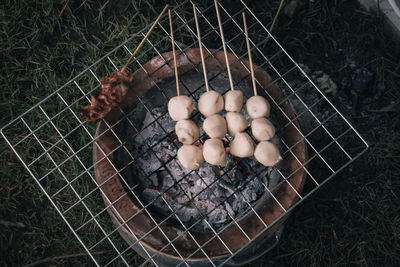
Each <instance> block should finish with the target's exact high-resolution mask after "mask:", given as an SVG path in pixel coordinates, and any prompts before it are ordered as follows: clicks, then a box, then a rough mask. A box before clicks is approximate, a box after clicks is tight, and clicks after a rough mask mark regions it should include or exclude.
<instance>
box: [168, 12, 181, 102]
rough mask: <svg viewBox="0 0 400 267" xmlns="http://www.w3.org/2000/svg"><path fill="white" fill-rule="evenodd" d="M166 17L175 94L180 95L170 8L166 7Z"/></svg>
mask: <svg viewBox="0 0 400 267" xmlns="http://www.w3.org/2000/svg"><path fill="white" fill-rule="evenodd" d="M168 18H169V29H170V32H171V42H172V56H173V58H174V71H175V83H176V95H177V96H179V95H180V90H179V79H178V67H177V66H176V55H175V41H174V30H173V28H172V18H171V10H169V9H168Z"/></svg>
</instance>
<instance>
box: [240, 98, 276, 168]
mask: <svg viewBox="0 0 400 267" xmlns="http://www.w3.org/2000/svg"><path fill="white" fill-rule="evenodd" d="M246 109H247V113H248V114H249V116H250V117H251V118H252V119H253V120H252V122H251V133H252V134H253V136H254V138H255V139H256V140H257V141H259V142H260V143H258V144H257V146H256V148H255V150H254V157H255V158H256V160H257V161H258V162H260V163H261V164H263V165H264V166H274V165H276V164H277V163H278V162H279V161H280V160H281V159H282V157H281V155H280V153H279V149H278V148H277V147H276V145H274V144H273V143H271V142H269V141H267V140H270V139H271V138H272V137H273V136H274V135H275V131H276V129H275V127H274V125H273V124H272V123H271V122H270V121H269V120H268V119H267V118H265V117H267V116H268V115H269V113H270V110H271V106H270V104H269V103H268V101H267V100H266V99H265V98H264V97H262V96H252V97H250V98H249V99H248V100H247V102H246Z"/></svg>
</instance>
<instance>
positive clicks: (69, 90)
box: [1, 1, 368, 266]
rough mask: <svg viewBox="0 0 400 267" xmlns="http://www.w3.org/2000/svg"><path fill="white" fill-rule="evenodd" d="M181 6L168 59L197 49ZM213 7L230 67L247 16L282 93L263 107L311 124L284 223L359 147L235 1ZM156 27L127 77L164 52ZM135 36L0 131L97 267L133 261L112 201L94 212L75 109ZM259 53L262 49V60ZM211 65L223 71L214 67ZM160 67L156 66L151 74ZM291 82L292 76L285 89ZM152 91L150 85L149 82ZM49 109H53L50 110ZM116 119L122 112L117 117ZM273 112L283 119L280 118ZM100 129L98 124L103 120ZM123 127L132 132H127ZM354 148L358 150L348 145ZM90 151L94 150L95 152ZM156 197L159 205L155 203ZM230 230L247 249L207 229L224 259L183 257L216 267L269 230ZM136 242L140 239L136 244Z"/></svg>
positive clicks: (86, 132) (214, 31)
mask: <svg viewBox="0 0 400 267" xmlns="http://www.w3.org/2000/svg"><path fill="white" fill-rule="evenodd" d="M191 3H192V1H184V2H183V3H181V4H180V5H178V6H176V7H175V8H174V9H173V11H172V12H173V16H174V17H175V21H174V23H175V25H179V26H178V27H176V26H175V32H176V34H175V36H176V37H177V38H176V40H175V45H176V48H177V51H178V52H180V53H185V51H186V49H189V48H194V47H196V45H197V41H196V39H195V38H193V36H195V32H196V30H195V25H194V20H193V18H191V19H189V20H187V19H186V17H185V14H187V13H186V12H187V10H190V8H191ZM219 7H220V12H221V15H222V18H223V27H224V29H225V28H226V27H227V26H232V27H231V31H229V32H227V31H226V32H225V35H226V36H225V38H226V41H227V49H228V51H229V52H231V53H233V54H234V55H235V56H236V57H237V58H243V57H246V54H247V51H246V49H245V48H244V47H242V45H243V41H244V32H243V29H242V24H241V20H240V14H241V12H242V11H245V12H246V13H247V14H248V25H249V31H250V33H251V32H257V35H256V36H255V35H254V36H252V35H250V44H251V46H252V54H253V58H254V61H255V62H256V63H258V65H259V66H260V67H261V68H263V69H267V70H268V71H267V72H268V73H269V74H270V75H271V76H272V77H273V82H272V84H275V83H276V84H279V86H280V87H281V88H282V89H284V91H285V93H286V97H285V99H284V100H283V101H281V102H279V103H278V102H275V103H273V104H274V105H276V106H277V107H278V108H279V107H280V105H281V104H282V103H283V102H286V101H288V102H289V103H292V104H293V103H297V104H298V105H300V106H301V108H300V109H297V110H296V108H295V110H296V118H295V119H296V120H297V119H298V120H300V121H301V120H305V119H304V118H306V119H307V118H308V119H310V118H311V119H312V120H313V122H312V124H311V126H309V127H308V128H307V127H306V128H303V129H302V136H303V140H304V141H305V142H306V143H307V146H308V149H309V154H310V155H309V158H308V160H307V162H306V165H303V166H302V168H304V169H305V171H306V173H307V176H308V178H307V182H308V187H307V188H306V190H303V192H297V191H296V190H295V188H293V187H292V189H293V190H294V191H295V192H296V194H297V195H298V197H299V201H298V202H297V203H295V204H294V205H293V206H291V207H290V208H289V209H285V208H284V207H283V206H282V205H281V208H282V209H283V210H284V214H283V215H282V216H280V217H279V218H277V219H276V221H278V220H279V219H280V218H282V217H283V216H285V215H287V213H289V212H290V211H291V210H292V209H293V208H294V207H295V206H297V205H298V204H300V203H301V202H302V201H304V200H305V199H306V198H307V197H308V196H309V195H311V194H312V193H313V192H314V191H316V190H317V189H318V188H319V187H320V186H322V185H323V184H324V183H325V182H327V181H328V180H329V179H330V178H332V177H333V176H335V175H336V174H337V173H338V172H340V171H341V170H342V169H343V168H345V167H346V166H348V165H349V164H350V163H351V162H353V161H354V160H355V159H356V158H358V157H359V156H360V155H361V154H363V153H364V152H365V151H366V150H367V149H368V144H367V142H366V141H365V140H364V139H363V137H362V136H361V135H360V134H359V133H358V132H357V130H356V129H355V128H354V127H353V126H352V125H351V123H350V122H349V121H348V120H347V119H346V118H345V117H344V116H343V115H342V114H341V113H340V112H339V110H338V109H337V108H336V107H335V106H334V105H333V104H332V103H331V102H330V101H329V100H328V99H327V98H326V97H325V95H324V94H323V92H322V91H321V90H320V89H319V88H318V87H317V86H316V85H315V83H314V82H313V81H312V80H311V79H310V77H309V76H308V75H307V73H306V72H304V71H303V70H302V68H301V67H300V66H299V64H297V63H296V62H295V61H294V60H293V59H292V57H291V56H290V55H289V54H288V53H287V52H286V50H284V48H283V47H282V46H281V45H280V44H279V43H278V42H277V40H276V39H275V38H274V37H273V36H272V35H270V33H269V32H268V30H267V27H266V26H265V25H264V24H263V23H262V22H261V21H260V20H259V19H258V18H257V17H256V16H255V15H254V13H253V12H252V11H251V10H250V9H249V8H248V7H247V5H246V4H245V3H244V2H243V1H241V6H240V7H239V8H237V10H236V12H235V13H234V14H231V13H230V12H229V11H228V9H226V8H224V6H223V5H221V4H220V6H219ZM197 11H198V16H199V20H200V21H202V22H203V27H202V37H203V47H204V48H205V49H206V50H207V51H208V52H210V53H211V54H212V52H211V50H210V49H209V48H208V47H210V46H212V45H215V42H213V40H218V37H219V32H218V27H217V26H216V25H217V23H216V22H215V21H212V19H209V18H212V16H211V14H213V12H214V9H213V6H209V7H206V8H197ZM166 21H167V19H166V16H165V15H164V16H163V19H162V20H161V21H160V22H159V24H158V25H157V30H156V31H157V33H158V35H156V37H154V38H153V37H152V36H150V38H149V39H148V40H147V41H146V46H145V47H144V48H142V52H141V53H140V55H138V56H136V57H135V59H134V61H133V63H132V64H131V66H130V67H129V68H128V70H135V69H138V68H142V69H144V68H143V65H142V63H141V62H146V61H147V60H148V59H150V58H151V57H153V56H162V53H163V52H164V51H160V50H159V49H158V47H159V46H162V44H166V43H168V42H169V40H170V39H169V38H170V35H169V31H168V27H167V26H166V25H167V24H166ZM147 28H148V27H147ZM204 28H207V30H206V31H204ZM145 32H146V29H143V30H142V31H141V32H140V33H138V34H135V35H133V36H132V37H131V38H129V39H128V40H126V41H125V42H124V43H122V44H121V45H119V46H117V47H116V48H115V49H114V50H112V51H111V52H109V53H108V54H107V55H105V56H104V57H102V58H101V59H99V60H97V61H96V62H94V63H93V64H92V65H91V66H89V67H88V68H87V69H86V70H84V71H83V72H82V73H80V74H79V75H77V76H76V77H74V78H73V79H71V80H70V81H68V82H67V83H66V84H65V85H63V86H61V87H60V88H58V89H57V90H55V91H54V92H53V93H52V94H50V95H48V96H46V97H45V98H44V99H43V100H42V101H40V102H39V103H38V104H36V105H35V106H33V107H32V108H30V109H29V110H27V111H26V112H24V113H23V114H22V115H20V116H19V117H17V118H16V119H14V120H13V121H11V122H10V123H9V124H7V125H6V126H4V127H3V128H2V129H1V135H2V136H3V138H4V139H5V140H6V142H7V143H8V145H9V146H10V147H11V148H12V150H13V151H14V152H15V154H16V155H17V157H18V158H19V159H20V161H21V162H22V164H23V166H24V167H25V168H26V169H27V171H28V172H29V174H30V175H31V176H32V177H33V179H34V180H35V181H36V182H37V183H38V185H39V187H40V188H41V189H42V191H43V192H44V194H45V195H46V196H47V197H48V199H49V200H50V202H51V203H52V205H53V206H54V207H55V209H56V210H57V211H58V213H59V214H60V216H61V217H62V218H63V220H64V221H65V223H66V224H67V226H68V228H69V229H70V230H71V231H72V233H73V234H74V235H75V236H76V238H77V239H78V241H79V242H80V243H81V245H82V246H83V247H84V249H85V250H86V252H87V253H88V254H89V256H90V257H91V258H92V260H93V261H94V263H95V264H96V265H97V266H100V265H104V266H108V265H111V264H116V263H123V264H126V265H129V264H132V260H135V256H134V253H133V252H132V249H131V247H132V245H127V244H126V243H125V242H124V241H123V240H122V238H121V237H120V236H119V233H118V229H119V228H121V227H124V225H125V223H122V224H121V223H119V225H118V226H114V225H113V224H112V223H111V220H110V218H109V215H108V213H107V212H106V211H108V210H110V209H112V210H113V212H114V213H115V214H117V215H118V216H119V218H117V220H123V216H122V215H121V214H118V210H117V209H115V208H114V205H115V204H117V203H118V201H119V199H118V200H116V201H114V202H111V201H110V202H108V204H107V205H106V206H105V207H104V202H103V200H102V198H101V196H105V194H104V192H103V191H102V188H101V187H102V184H98V183H97V182H96V178H95V175H94V167H95V165H96V163H95V164H92V160H91V158H90V155H91V154H92V146H98V145H97V143H96V142H95V128H94V125H91V124H87V123H84V122H83V121H82V120H81V119H80V117H79V115H78V114H77V112H76V111H77V110H78V108H79V107H80V106H82V105H84V104H87V103H90V94H91V93H92V92H93V91H94V90H96V89H97V88H99V77H102V76H104V75H107V74H108V73H109V72H111V71H116V70H118V66H122V65H123V63H124V61H125V59H127V58H128V57H129V56H130V55H131V53H132V52H131V51H132V50H133V49H134V48H135V42H137V40H140V39H141V38H142V37H143V36H144V35H145ZM188 34H189V35H188ZM160 36H162V37H160ZM190 39H192V41H190V42H189V41H188V40H190ZM183 43H190V45H188V46H187V45H186V46H185V45H183ZM267 45H268V46H267ZM266 47H267V48H268V49H267V50H268V51H267V52H266ZM215 48H216V49H217V50H221V49H222V47H221V46H220V42H219V40H218V47H215ZM245 51H246V52H245ZM240 52H241V53H240ZM165 64H166V65H167V66H171V64H169V62H168V61H166V63H165ZM192 65H193V68H194V69H197V67H196V66H195V64H193V63H192ZM221 65H224V64H223V63H221ZM163 66H164V65H163ZM163 66H160V68H162V67H163ZM151 74H152V73H148V74H147V75H148V76H147V78H148V79H152V76H151ZM292 77H298V78H296V79H297V80H296V82H295V84H294V85H293V78H292ZM208 78H209V81H210V80H212V79H213V78H214V77H210V76H209V77H208ZM153 82H155V81H153ZM240 82H241V81H238V82H237V83H236V84H235V85H237V84H238V83H240ZM155 85H156V86H158V85H157V83H155ZM181 85H182V89H183V91H184V93H183V94H190V95H191V96H192V97H194V95H193V94H194V93H195V92H190V91H188V86H186V85H185V84H182V83H181ZM202 88H204V84H202V85H200V86H199V87H198V88H197V90H201V89H202ZM158 89H159V90H160V92H161V93H162V94H163V96H164V97H165V100H167V99H168V96H166V95H165V94H164V92H163V90H162V89H161V88H160V87H158ZM227 89H228V86H227ZM303 90H308V91H310V90H312V91H313V93H314V94H315V95H317V98H316V99H313V102H312V103H309V101H308V99H306V98H305V97H304V95H302V91H303ZM138 100H139V104H140V105H143V107H144V108H145V109H150V107H148V105H147V103H145V101H144V100H143V99H141V97H138ZM50 103H51V105H50ZM54 105H56V108H55V109H54ZM320 106H323V107H324V108H325V109H326V110H329V112H328V113H327V115H326V116H325V115H324V114H323V115H321V114H320V113H319V112H318V111H319V107H320ZM121 112H124V111H123V110H122V109H121ZM281 112H283V111H282V110H281ZM283 113H284V112H283ZM126 115H128V114H126ZM163 115H166V114H163ZM28 118H29V119H28ZM32 118H33V119H32ZM158 119H159V117H158V118H154V121H153V123H159V122H158ZM287 119H288V120H289V124H291V125H292V126H293V125H294V124H293V120H291V119H290V118H289V117H288V118H287ZM63 120H64V121H67V122H68V123H66V124H62V123H60V121H63ZM28 122H33V123H28ZM103 122H104V123H107V122H105V121H103ZM120 122H121V121H118V122H117V123H116V124H115V125H107V127H108V129H109V131H110V132H111V133H112V134H113V135H114V136H115V137H116V138H118V140H119V142H120V146H119V147H118V148H117V149H124V150H125V151H126V152H127V153H130V152H129V150H128V149H127V148H126V146H125V143H124V141H122V140H120V139H119V137H118V133H116V132H114V130H113V128H114V126H116V125H117V124H119V123H120ZM337 124H340V125H341V126H342V127H343V128H344V126H345V129H346V130H345V131H343V132H341V133H339V134H338V133H336V132H335V131H334V130H332V129H334V128H335V125H337ZM294 126H295V125H294ZM132 127H134V125H133V124H132ZM295 127H296V126H295ZM11 128H13V129H15V128H19V129H20V133H21V134H20V135H18V136H10V134H9V133H8V130H9V129H11ZM298 130H299V129H298ZM136 131H137V133H138V134H140V130H139V129H136ZM299 131H300V130H299ZM165 134H166V136H167V135H168V134H169V132H168V131H165ZM321 136H322V137H323V138H326V139H324V140H328V142H326V143H324V144H322V145H321V144H320V143H319V142H317V141H316V140H321V138H322V137H321ZM54 139H55V140H54ZM349 140H351V142H353V145H352V146H351V147H350V146H348V145H346V144H347V143H348V142H350V141H349ZM354 143H357V144H358V145H356V146H355V145H354ZM283 146H284V150H285V151H284V152H283V153H292V152H291V149H292V147H289V146H287V145H286V144H285V143H283ZM98 148H99V149H101V147H99V146H98ZM149 151H152V147H151V146H149ZM103 152H104V153H105V154H107V155H109V154H110V153H112V152H113V151H111V152H108V153H106V152H105V151H103ZM152 153H154V151H152ZM292 154H293V153H292ZM338 155H341V157H343V158H344V159H342V160H341V161H340V162H337V158H338ZM131 159H132V160H131V161H130V162H128V163H127V164H126V165H125V166H122V167H121V168H117V167H116V166H114V168H115V171H116V173H117V175H118V177H119V179H120V180H121V181H122V182H123V183H124V184H125V186H127V187H128V188H130V189H131V191H132V192H133V190H134V189H135V188H131V186H129V184H128V183H127V182H126V181H125V179H124V177H123V176H122V175H121V172H122V171H123V170H124V169H125V168H127V167H128V166H129V165H130V164H132V163H133V162H134V161H135V159H134V158H133V156H132V158H131ZM89 163H90V164H89ZM109 163H110V164H113V163H112V161H111V160H109ZM313 166H318V167H319V168H318V169H319V170H317V171H315V168H313ZM321 166H322V167H321ZM280 175H281V176H282V178H283V179H282V181H281V183H288V184H289V185H290V186H291V184H290V182H288V179H289V178H290V175H291V174H289V175H285V174H284V173H280ZM200 177H201V176H200ZM112 178H113V177H110V179H112ZM182 179H183V177H182ZM266 190H268V191H269V189H268V188H266ZM269 193H270V194H271V196H272V197H273V198H274V200H275V201H276V202H277V203H279V200H278V199H276V198H275V197H274V194H273V193H272V192H271V191H270V192H269ZM133 195H134V197H135V198H136V199H137V200H138V201H139V202H140V201H141V200H140V198H139V197H138V196H137V195H135V193H133ZM125 196H127V195H123V196H122V197H125ZM122 197H121V198H122ZM161 198H162V199H164V198H163V197H162V196H161ZM164 201H165V199H164ZM247 204H248V206H249V209H250V210H251V212H253V213H254V214H256V215H257V216H258V214H257V211H256V210H255V209H254V207H253V206H254V204H251V203H247ZM279 204H280V203H279ZM148 205H149V204H147V205H144V204H143V206H144V208H143V211H144V212H146V213H147V214H148V215H149V216H150V218H151V219H152V220H153V221H154V223H155V225H156V227H155V230H157V231H161V232H162V233H163V230H162V228H161V227H160V225H161V224H162V223H163V222H161V223H160V222H157V221H156V219H154V218H153V216H152V214H151V213H150V212H149V211H148V210H147V207H148ZM75 214H80V215H81V218H76V216H75ZM171 216H175V217H176V219H177V220H178V221H180V220H179V217H177V216H176V211H174V210H172V213H171ZM260 220H261V219H260ZM276 221H275V222H276ZM231 223H232V224H235V225H236V226H237V227H238V228H239V229H240V230H241V231H242V233H243V234H244V235H245V236H246V237H247V239H248V243H247V244H245V245H244V246H243V247H242V248H241V249H239V250H237V251H231V250H230V249H229V246H228V245H227V244H225V242H224V241H223V240H222V239H221V238H220V237H219V233H220V232H221V231H222V230H218V231H217V230H215V229H213V228H212V226H211V225H210V228H211V229H212V231H213V233H214V235H215V237H216V238H218V239H219V240H220V242H222V243H223V244H224V245H225V247H226V249H227V251H228V252H229V253H230V255H229V257H227V258H225V259H224V260H222V261H216V260H215V259H213V258H212V257H211V256H209V255H207V253H206V252H205V251H204V249H203V247H204V246H205V244H203V245H200V244H199V243H197V246H198V248H197V250H196V251H194V252H193V255H195V253H196V252H201V253H203V255H204V256H205V258H206V259H207V260H208V261H209V264H210V265H213V266H216V265H223V264H224V263H227V262H228V261H229V260H230V259H231V258H233V257H234V256H235V255H237V254H238V253H239V252H240V251H241V250H244V249H246V247H247V246H248V245H249V244H251V242H252V241H253V240H255V239H257V238H258V237H259V236H261V235H262V233H264V232H265V231H267V230H268V229H270V228H271V227H272V226H273V224H270V225H266V224H264V229H263V230H262V231H260V232H259V234H258V235H256V236H255V237H253V238H250V237H249V236H248V235H247V233H246V232H245V231H244V230H243V229H242V228H241V227H240V225H239V224H238V219H237V218H232V222H231ZM180 224H181V225H182V227H183V228H184V231H183V232H182V235H183V234H188V235H189V236H191V237H192V238H193V239H194V240H195V241H196V239H195V238H194V237H193V235H191V232H190V229H187V228H186V226H185V225H184V223H182V222H181V221H180ZM93 231H94V232H97V233H98V236H99V238H97V239H96V238H95V240H93V239H94V238H93V237H94V236H93V235H91V232H93ZM131 234H132V235H133V236H135V233H134V232H132V231H131ZM163 234H164V233H163ZM164 236H165V238H166V239H167V240H168V245H171V246H172V248H173V249H174V250H175V252H176V254H177V255H179V257H180V259H181V261H182V262H181V263H180V265H186V266H189V263H188V260H190V259H191V257H192V256H193V255H190V256H188V257H184V256H182V255H181V253H180V251H179V249H177V248H176V247H174V245H173V241H174V240H169V239H168V236H167V235H166V234H164ZM100 237H101V238H100ZM137 239H138V240H142V239H143V236H142V237H141V238H137ZM136 244H137V245H139V246H141V247H142V249H143V251H144V253H145V254H147V255H145V256H147V258H148V259H147V260H145V261H144V262H141V263H140V266H144V265H145V264H146V263H147V262H151V263H153V264H154V265H156V266H158V263H157V259H156V256H155V255H151V254H150V253H148V252H147V250H146V249H145V247H144V246H143V244H142V243H141V242H137V243H136ZM104 248H107V249H110V250H111V253H110V255H108V256H107V257H103V256H102V255H98V254H97V253H95V252H96V251H100V250H103V249H104Z"/></svg>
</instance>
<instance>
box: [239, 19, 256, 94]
mask: <svg viewBox="0 0 400 267" xmlns="http://www.w3.org/2000/svg"><path fill="white" fill-rule="evenodd" d="M242 16H243V27H244V33H245V36H246V45H247V54H248V55H249V65H250V75H251V83H252V85H253V90H254V95H255V96H257V86H256V79H255V77H254V69H253V60H252V58H251V49H250V42H249V32H248V30H247V22H246V14H245V13H244V12H242Z"/></svg>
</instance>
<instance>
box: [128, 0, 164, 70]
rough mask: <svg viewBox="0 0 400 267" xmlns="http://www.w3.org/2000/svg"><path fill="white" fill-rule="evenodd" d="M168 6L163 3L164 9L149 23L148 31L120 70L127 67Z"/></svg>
mask: <svg viewBox="0 0 400 267" xmlns="http://www.w3.org/2000/svg"><path fill="white" fill-rule="evenodd" d="M167 8H168V4H166V5H165V7H164V9H163V10H162V11H161V13H160V15H158V17H157V19H156V21H154V23H153V25H151V27H150V29H149V31H148V32H147V33H146V35H145V36H144V37H143V39H142V41H141V42H140V44H139V45H138V46H137V47H136V49H135V51H133V53H132V55H131V56H130V57H129V59H128V61H127V62H126V63H125V65H124V66H123V67H122V69H121V70H120V72H124V71H125V69H126V68H127V67H128V65H129V63H131V61H132V59H133V58H134V57H135V55H136V54H137V52H138V51H139V49H140V48H141V47H142V45H143V44H144V42H145V41H146V40H147V37H149V35H150V33H151V32H152V31H153V30H154V28H155V27H156V25H157V23H158V22H159V21H160V19H161V17H162V15H163V14H164V12H165V11H166V10H167Z"/></svg>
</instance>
